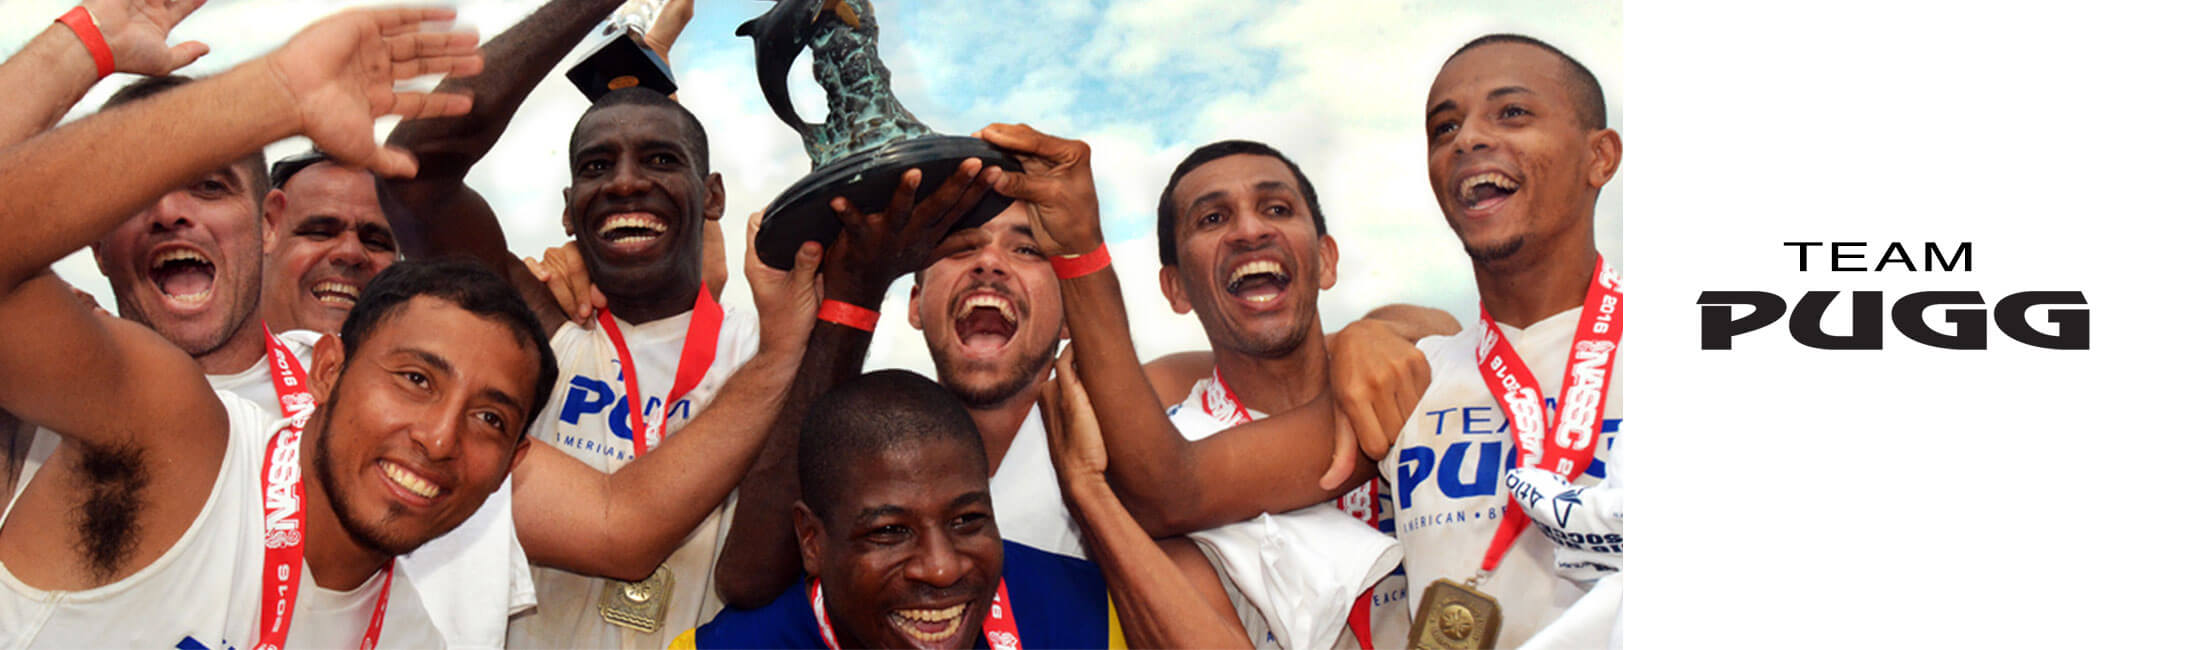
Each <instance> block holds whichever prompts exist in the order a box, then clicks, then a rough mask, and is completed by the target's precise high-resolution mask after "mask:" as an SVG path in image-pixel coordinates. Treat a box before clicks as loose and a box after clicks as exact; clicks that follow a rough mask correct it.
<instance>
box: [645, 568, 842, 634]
mask: <svg viewBox="0 0 2190 650" xmlns="http://www.w3.org/2000/svg"><path fill="white" fill-rule="evenodd" d="M687 642H689V643H690V645H685V644H686V643H687ZM670 647H672V648H678V647H690V648H820V647H823V644H822V640H821V622H820V621H819V620H817V619H815V618H814V608H813V605H812V604H810V603H808V602H807V600H806V581H805V580H799V581H798V582H796V583H794V584H792V585H791V588H789V589H785V590H784V591H783V594H782V595H780V596H777V597H776V599H775V600H773V601H770V602H769V603H768V604H766V605H762V606H760V607H759V608H757V609H744V610H741V609H737V608H730V607H726V608H723V610H722V611H721V612H719V613H717V614H715V618H714V619H712V620H709V621H708V622H706V623H704V624H701V625H700V626H699V627H697V628H693V629H692V630H690V631H687V632H685V634H683V635H681V636H679V637H678V638H677V640H676V642H675V643H672V644H671V645H670Z"/></svg>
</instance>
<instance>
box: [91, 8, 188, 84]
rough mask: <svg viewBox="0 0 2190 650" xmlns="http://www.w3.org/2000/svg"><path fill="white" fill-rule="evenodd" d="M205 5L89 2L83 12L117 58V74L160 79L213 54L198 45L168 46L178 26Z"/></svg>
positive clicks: (115, 64)
mask: <svg viewBox="0 0 2190 650" xmlns="http://www.w3.org/2000/svg"><path fill="white" fill-rule="evenodd" d="M204 5H205V0H86V1H85V2H84V10H86V11H89V12H91V16H92V18H93V19H94V20H95V21H97V22H98V24H99V35H100V36H101V37H104V38H105V39H106V46H107V50H108V51H110V52H112V53H113V54H114V71H115V72H127V73H130V74H141V75H145V76H159V75H164V74H167V73H170V72H174V71H175V69H176V68H181V67H183V66H186V65H190V62H192V61H196V60H198V57H201V56H205V53H206V52H209V51H211V48H208V47H206V45H205V44H204V43H200V42H198V41H188V42H185V43H182V44H180V45H176V46H174V47H168V45H167V34H168V32H169V31H171V30H173V29H175V24H176V23H180V22H182V19H183V18H186V17H188V16H189V15H190V13H191V12H193V11H197V10H198V7H201V6H204Z"/></svg>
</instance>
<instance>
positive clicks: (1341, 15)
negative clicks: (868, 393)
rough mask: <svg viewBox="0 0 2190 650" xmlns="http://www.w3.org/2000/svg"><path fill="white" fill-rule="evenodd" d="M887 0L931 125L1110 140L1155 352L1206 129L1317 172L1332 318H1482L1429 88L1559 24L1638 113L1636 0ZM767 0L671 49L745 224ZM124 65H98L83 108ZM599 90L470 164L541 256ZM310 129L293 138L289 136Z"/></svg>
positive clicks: (756, 149) (275, 20)
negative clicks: (1446, 66) (1328, 244)
mask: <svg viewBox="0 0 2190 650" xmlns="http://www.w3.org/2000/svg"><path fill="white" fill-rule="evenodd" d="M70 4H71V3H70V2H68V1H67V0H18V1H17V2H11V3H9V4H8V5H7V6H6V7H5V8H4V9H0V15H4V16H6V18H7V19H6V20H0V47H6V48H10V49H12V48H14V47H18V46H19V44H20V43H22V42H24V41H26V40H28V39H29V38H30V37H31V36H32V35H34V34H35V33H36V32H37V30H39V29H43V28H44V25H45V21H46V20H48V19H50V17H52V16H58V15H59V14H60V13H61V12H62V11H65V10H66V9H67V8H68V7H69V6H70ZM356 4H364V3H359V2H354V1H347V2H339V3H290V2H271V1H265V0H259V1H248V2H247V1H237V2H219V3H214V4H213V5H212V6H208V7H206V8H205V9H202V10H201V11H200V13H199V15H196V16H193V17H192V18H191V19H190V20H189V21H187V22H186V23H185V24H184V25H183V27H182V28H180V29H178V33H177V36H178V38H194V39H200V40H204V41H206V42H208V43H211V44H212V45H213V47H214V53H213V55H211V56H209V57H208V58H207V60H205V61H202V62H200V63H198V64H196V65H194V66H192V67H191V69H190V71H191V72H195V73H199V74H204V73H207V72H210V71H217V70H220V69H223V68H226V67H228V66H231V65H233V64H235V63H237V62H239V61H242V60H244V59H245V58H247V57H248V56H251V55H256V54H260V53H264V52H266V51H269V50H271V49H272V48H274V47H275V46H277V45H279V44H280V43H281V42H283V41H285V40H286V39H287V38H288V36H289V35H290V34H293V33H294V32H295V31H296V30H298V29H300V28H301V27H302V26H303V25H305V24H307V23H309V22H310V21H311V20H312V19H314V18H316V17H317V16H319V15H323V14H324V13H325V12H327V11H331V10H332V8H333V7H339V6H350V5H356ZM457 5H458V8H459V11H460V12H461V14H462V18H461V20H462V21H463V22H464V23H466V24H470V25H476V26H478V28H479V29H480V30H481V32H482V33H483V34H487V35H489V36H491V35H492V34H493V33H495V32H498V31H499V30H501V29H504V28H506V27H507V26H508V25H510V24H513V23H515V22H516V21H517V20H518V19H520V18H522V17H523V16H524V15H525V14H526V13H527V12H529V11H530V10H531V8H532V7H535V6H537V5H538V2H536V1H533V0H493V1H486V0H460V1H459V2H458V3H457ZM878 5H879V6H878V7H877V8H876V12H877V14H878V15H879V20H880V21H881V29H882V48H883V55H884V60H885V61H886V62H887V63H888V64H889V66H890V68H891V70H892V72H893V73H894V81H895V87H896V89H897V91H898V93H899V95H900V99H901V100H902V101H903V102H904V103H905V105H906V106H907V107H908V108H910V109H911V110H912V111H913V112H914V113H915V114H917V115H919V116H920V118H921V119H922V120H923V121H925V122H927V123H928V124H929V125H930V126H932V127H934V128H936V129H937V130H939V131H943V132H946V133H965V132H969V131H972V130H974V129H976V128H979V127H980V126H982V125H984V124H987V123H989V122H994V121H1006V122H1026V123H1029V124H1033V125H1035V126H1037V127H1039V128H1043V129H1045V130H1050V131H1052V132H1054V133H1059V134H1062V135H1068V136H1072V137H1078V138H1083V139H1086V140H1087V141H1089V142H1090V143H1091V144H1092V145H1093V146H1094V147H1095V156H1096V157H1095V169H1096V171H1097V174H1098V189H1099V191H1100V192H1101V194H1102V199H1103V207H1104V216H1105V219H1104V221H1105V233H1106V234H1107V235H1108V237H1109V239H1110V240H1111V248H1112V253H1113V256H1114V259H1115V260H1116V264H1117V265H1118V268H1119V270H1120V272H1121V274H1122V278H1121V279H1122V280H1123V281H1124V286H1125V289H1126V296H1127V303H1128V308H1129V310H1130V311H1131V314H1132V317H1133V318H1134V323H1135V328H1134V335H1135V337H1136V340H1137V343H1138V344H1139V345H1140V349H1141V352H1142V353H1143V354H1144V355H1151V356H1153V355H1155V354H1160V353H1164V352H1169V351H1175V350H1179V349H1184V348H1189V347H1202V346H1204V345H1205V342H1204V340H1203V339H1202V338H1201V336H1200V335H1199V327H1198V323H1197V322H1196V321H1194V320H1193V318H1192V317H1191V316H1179V315H1174V314H1172V313H1171V311H1170V309H1169V307H1168V305H1167V303H1165V301H1164V300H1163V298H1162V296H1161V294H1160V293H1159V292H1158V290H1157V288H1156V286H1157V285H1156V280H1155V277H1156V261H1155V242H1154V241H1153V234H1154V233H1153V231H1154V226H1153V221H1152V220H1153V218H1154V204H1155V200H1156V195H1157V194H1158V192H1159V191H1160V190H1161V189H1162V185H1163V182H1164V181H1165V180H1166V178H1167V177H1168V176H1169V174H1170V171H1171V168H1172V167H1173V166H1174V165H1175V164H1176V163H1177V162H1178V161H1179V160H1180V159H1181V158H1183V157H1184V156H1185V154H1186V153H1187V151H1189V150H1191V149H1192V148H1193V147H1195V146H1198V145H1201V144H1205V143H1207V142H1211V141H1215V140H1219V139H1225V138H1247V139H1255V140H1262V141H1265V142H1269V143H1271V144H1272V145H1273V146H1276V147H1278V148H1279V149H1280V150H1283V151H1285V152H1286V153H1287V154H1288V155H1290V156H1291V157H1292V158H1293V159H1294V160H1295V161H1296V162H1298V164H1300V166H1301V167H1302V169H1303V171H1304V172H1305V173H1306V174H1307V175H1308V176H1309V178H1310V179H1311V181H1313V182H1314V183H1315V185H1316V188H1317V190H1318V192H1319V193H1320V194H1321V198H1322V203H1323V206H1324V209H1325V211H1326V212H1327V213H1328V214H1329V216H1330V228H1331V231H1332V234H1333V236H1334V237H1336V238H1337V239H1338V241H1339V246H1340V250H1341V255H1340V260H1341V261H1340V282H1339V284H1338V287H1337V288H1336V289H1334V290H1333V291H1331V292H1329V293H1327V294H1325V295H1324V296H1323V302H1322V305H1323V311H1324V315H1325V323H1326V325H1327V326H1329V327H1332V328H1335V327H1337V326H1338V325H1340V324H1342V323H1344V322H1346V321H1350V320H1352V319H1353V318H1356V317H1358V316H1359V315H1360V314H1362V313H1364V312H1366V311H1368V310H1369V309H1371V308H1373V307H1376V306H1378V305H1382V304H1386V303H1390V302H1395V301H1407V302H1417V303H1424V304H1429V305H1432V306H1437V307H1442V308H1445V309H1448V310H1451V311H1454V312H1455V313H1456V314H1458V315H1460V316H1461V317H1462V319H1463V320H1464V321H1465V320H1472V318H1473V313H1474V294H1475V291H1474V287H1473V280H1472V278H1471V275H1470V271H1469V267H1468V265H1467V263H1466V260H1465V258H1464V257H1463V253H1462V252H1461V250H1460V247H1459V244H1458V242H1457V240H1456V239H1455V238H1454V237H1453V235H1452V233H1451V231H1450V230H1449V229H1448V228H1447V227H1446V225H1445V223H1444V219H1443V217H1442V216H1441V214H1440V213H1439V212H1438V210H1437V206H1436V203H1435V201H1434V200H1433V199H1432V198H1431V196H1430V194H1429V191H1428V187H1427V184H1426V183H1425V182H1424V177H1425V172H1424V170H1423V162H1422V160H1423V155H1422V152H1423V143H1422V136H1421V126H1420V119H1421V117H1420V116H1421V106H1422V101H1423V96H1424V94H1425V93H1426V91H1427V89H1428V83H1429V79H1430V78H1431V77H1432V76H1433V75H1434V74H1435V72H1436V70H1437V68H1438V67H1439V66H1440V65H1441V64H1442V63H1443V61H1444V58H1445V57H1446V55H1448V54H1450V53H1451V51H1452V49H1453V48H1455V47H1457V46H1459V45H1460V44H1461V43H1462V42H1465V41H1466V40H1467V39H1469V38H1472V37H1474V36H1477V35H1480V34H1484V33H1490V32H1495V31H1512V32H1519V33H1525V34H1530V35H1534V36H1537V37H1540V38H1542V39H1544V40H1546V41H1548V42H1551V43H1552V44H1554V45H1557V46H1559V47H1561V48H1562V49H1565V50H1566V51H1567V52H1568V53H1569V54H1571V55H1573V56H1574V57H1576V58H1577V59H1579V60H1581V61H1582V62H1583V63H1584V64H1586V65H1588V66H1589V67H1590V68H1591V69H1592V70H1593V71H1594V72H1596V74H1597V75H1598V77H1599V78H1600V80H1601V81H1602V83H1603V84H1604V87H1605V91H1606V97H1607V100H1608V103H1609V105H1610V108H1611V113H1610V117H1611V120H1612V122H1613V125H1614V127H1615V128H1619V127H1620V126H1621V124H1620V117H1621V115H1622V110H1621V97H1622V96H1623V93H1622V84H1621V79H1622V77H1623V74H1622V65H1623V62H1622V60H1621V51H1622V40H1621V25H1622V19H1621V9H1620V6H1619V4H1618V3H1617V2H1538V1H1530V0H1496V1H1489V2H1484V1H1471V2H1466V3H1459V2H1443V1H1438V0H1410V1H1394V0H1386V1H1382V2H1354V1H1345V0H1309V1H1305V2H1298V3H1262V2H1242V1H1239V0H1233V1H1229V2H1219V1H1216V0H1171V1H1165V0H1118V1H1116V2H1104V3H1078V2H1039V1H1035V0H994V1H986V2H978V3H974V2H906V1H900V0H881V1H880V2H878ZM766 8H767V5H765V4H763V3H758V2H724V3H701V4H700V6H699V12H700V13H699V15H698V16H697V17H696V18H695V20H694V22H693V25H692V27H691V28H689V29H687V31H686V32H685V35H684V37H683V39H682V40H681V41H680V42H679V43H678V45H677V48H676V50H675V52H674V54H673V56H672V63H673V64H674V65H675V66H676V68H677V74H678V78H679V80H680V81H681V82H682V85H683V90H682V92H681V95H680V96H681V98H682V100H683V101H684V102H685V104H686V106H688V107H690V108H691V109H692V110H693V112H694V113H695V114H697V115H698V116H699V117H700V119H701V121H702V122H703V123H704V124H705V125H706V126H707V128H708V133H709V136H710V144H711V150H712V156H711V158H712V163H713V166H714V168H715V170H716V171H718V172H720V173H722V175H723V178H724V185H725V187H726V189H727V190H728V195H729V204H730V206H731V207H730V210H729V214H728V215H727V216H726V217H725V225H726V226H727V227H728V229H729V231H730V232H731V233H732V234H733V238H735V235H736V234H737V233H741V232H742V226H743V223H744V222H743V219H744V215H745V214H746V213H747V212H750V211H753V210H758V209H761V208H762V207H763V206H765V205H766V204H767V202H768V201H769V200H771V199H773V198H774V196H775V194H776V193H777V192H779V191H781V190H782V189H783V188H785V187H788V186H789V185H790V184H791V183H793V182H795V181H796V180H797V179H798V178H799V177H800V176H802V175H804V174H805V173H806V171H807V170H808V168H809V165H808V163H807V161H806V159H805V154H804V152H803V149H802V148H801V146H800V145H799V142H798V138H797V136H796V135H795V134H794V133H792V132H791V130H790V129H789V128H787V127H785V126H784V125H783V124H782V123H781V122H779V121H777V119H776V118H775V116H774V115H773V114H772V113H770V112H769V110H768V107H767V104H766V102H765V101H764V100H762V99H761V97H760V94H759V92H758V89H757V86H756V84H755V81H754V79H755V75H754V72H753V68H752V45H751V42H750V41H749V40H747V39H744V38H741V37H736V36H733V35H732V34H731V33H730V30H731V28H733V27H734V26H735V25H737V24H738V23H740V22H743V21H744V20H746V19H747V18H750V17H752V16H754V15H758V14H759V13H761V12H762V11H764V10H765V9H766ZM581 47H583V46H581ZM565 63H566V64H567V63H568V62H567V61H566V62H565ZM489 65H492V62H490V63H489ZM793 76H794V79H797V80H799V81H798V82H797V84H795V85H794V89H795V92H796V93H799V94H800V96H802V97H806V96H810V95H811V93H812V92H814V91H812V90H811V81H810V78H809V77H808V76H807V73H806V72H805V71H804V70H803V69H800V70H797V71H795V72H794V73H793ZM119 85H120V83H119V82H118V81H116V80H108V81H106V82H103V83H101V84H100V85H99V86H98V87H97V88H95V89H94V90H93V92H92V93H91V96H90V97H89V98H88V99H87V101H86V102H85V104H84V105H83V106H81V107H79V109H78V111H77V112H76V113H73V114H72V117H73V116H76V115H80V114H82V112H84V111H86V110H88V108H89V107H91V106H95V105H96V103H97V102H98V101H100V100H103V99H104V97H105V96H106V95H107V94H109V93H111V92H112V90H113V88H116V87H119ZM583 108H584V105H583V100H582V99H581V98H580V96H579V95H578V93H577V92H576V91H575V90H574V89H572V88H570V87H569V85H568V84H567V83H565V82H564V81H562V79H561V71H560V70H558V71H557V72H556V73H554V75H553V76H551V77H549V78H548V79H547V80H546V81H545V82H543V83H542V85H541V88H540V89H539V90H538V91H536V92H535V94H534V95H533V97H531V98H530V99H529V100H528V101H527V102H526V104H525V105H524V107H523V108H522V109H521V110H520V111H519V113H518V115H517V117H516V118H515V120H514V122H513V123H512V125H511V127H510V129H509V131H508V132H507V133H506V134H505V135H504V136H503V138H502V140H501V142H500V144H499V145H498V146H497V147H496V149H495V150H494V152H493V153H492V154H490V155H489V156H488V157H487V158H486V160H485V161H483V162H482V164H481V165H480V166H479V167H477V168H476V169H475V171H474V172H473V176H472V178H471V179H470V180H471V182H472V183H473V184H474V186H475V187H477V188H478V189H479V190H480V192H481V193H482V194H483V195H485V196H486V197H487V199H488V200H489V201H490V202H491V203H492V204H493V205H494V206H495V207H496V209H497V211H498V212H499V214H500V215H501V216H502V218H503V221H504V228H505V230H506V231H507V232H508V233H509V240H510V243H511V246H512V247H513V248H514V249H516V250H517V251H518V252H519V253H520V254H524V255H530V254H536V253H537V252H538V251H539V250H541V249H543V248H546V247H548V246H551V245H555V244H557V243H560V242H561V241H562V240H563V239H564V236H563V234H562V229H561V227H560V225H559V215H560V211H561V196H560V190H561V188H562V187H564V186H565V185H567V184H568V181H569V172H568V170H567V163H566V161H567V156H566V151H565V148H566V143H567V142H568V139H569V135H570V127H571V125H572V123H573V122H574V121H575V120H576V118H577V116H578V114H579V113H580V112H582V110H583ZM802 112H805V113H806V114H807V117H808V119H811V120H818V119H820V114H819V111H818V110H816V109H815V107H814V106H812V105H811V104H810V103H802ZM383 126H384V128H385V125H383ZM303 146H304V145H303V143H302V142H295V141H292V142H284V143H281V144H277V145H276V146H275V147H273V148H271V149H270V155H275V156H278V155H281V154H284V153H289V152H293V151H296V150H300V149H302V148H303ZM1630 155H1648V154H1647V152H1642V151H1631V152H1630ZM1621 185H1622V181H1621V180H1619V179H1618V178H1617V177H1616V178H1615V180H1614V181H1613V183H1612V185H1611V186H1610V187H1608V188H1607V189H1606V191H1605V193H1604V195H1603V197H1602V199H1601V200H1600V203H1599V209H1598V233H1599V237H1598V245H1599V247H1600V248H1602V249H1603V250H1605V251H1606V254H1607V255H1608V256H1609V257H1611V258H1612V260H1613V261H1614V262H1615V263H1619V262H1620V261H1622V259H1623V255H1622V247H1621V245H1620V234H1621V232H1622V222H1623V218H1622V214H1621V206H1620V201H1621V194H1622V192H1621ZM743 248H744V246H743V243H742V242H732V243H731V251H730V252H731V255H732V258H731V259H733V260H736V259H739V256H742V254H743ZM59 268H60V270H61V272H62V274H63V275H64V277H67V278H68V279H69V280H70V281H71V282H74V283H76V284H78V285H79V286H83V287H85V288H87V289H94V290H95V291H94V292H95V293H99V294H101V295H102V297H104V293H105V283H104V281H103V279H100V278H98V277H97V276H96V274H95V270H93V269H92V268H91V265H90V264H89V262H88V258H87V259H83V260H77V259H75V258H71V260H70V261H67V262H64V263H63V264H61V265H60V266H59ZM905 284H906V283H902V282H901V283H900V286H898V287H896V290H895V291H893V292H892V293H891V298H890V300H889V302H888V303H887V304H886V305H885V308H884V310H883V323H884V327H883V328H881V329H880V330H879V331H878V332H877V336H876V338H875V347H874V351H873V353H872V355H871V357H870V361H869V365H870V366H871V367H908V368H914V369H919V370H927V369H929V368H930V367H931V364H930V363H929V362H928V360H927V353H926V349H925V347H924V345H923V344H922V342H921V339H920V337H919V334H918V333H917V332H914V331H912V330H911V329H910V328H907V327H902V326H898V325H896V324H898V323H903V322H905V321H904V316H905V312H904V309H905V306H904V300H905V296H906V293H907V290H906V289H907V288H906V286H904V285H905ZM730 294H731V296H732V297H731V299H730V302H731V303H732V304H736V305H749V304H750V302H751V301H750V298H749V297H748V296H747V295H746V292H745V291H743V290H742V289H734V290H733V291H731V292H730ZM108 303H109V304H111V300H109V301H108Z"/></svg>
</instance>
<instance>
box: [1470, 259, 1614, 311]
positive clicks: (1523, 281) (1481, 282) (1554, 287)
mask: <svg viewBox="0 0 2190 650" xmlns="http://www.w3.org/2000/svg"><path fill="white" fill-rule="evenodd" d="M1525 253H1526V251H1523V254H1525ZM1474 266H1475V288H1476V291H1477V292H1479V293H1481V294H1482V296H1483V308H1484V309H1485V310H1488V311H1489V312H1490V317H1491V319H1492V320H1495V321H1498V322H1500V323H1505V324H1507V325H1512V326H1514V327H1528V326H1530V325H1535V324H1536V323H1537V322H1538V321H1542V320H1543V319H1546V318H1550V317H1552V316H1555V315H1557V314H1559V312H1563V311H1566V310H1569V309H1573V308H1575V307H1580V306H1581V305H1582V299H1583V298H1586V297H1588V295H1589V283H1590V282H1591V281H1592V278H1591V277H1590V276H1591V274H1592V273H1594V272H1595V271H1596V268H1597V246H1596V244H1595V242H1593V241H1585V242H1583V245H1582V246H1577V247H1569V250H1566V251H1557V252H1553V253H1551V254H1547V255H1544V256H1542V257H1539V258H1533V259H1506V260H1499V261H1496V262H1491V263H1487V264H1486V263H1484V262H1483V261H1481V260H1476V261H1475V262H1474Z"/></svg>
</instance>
